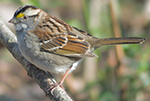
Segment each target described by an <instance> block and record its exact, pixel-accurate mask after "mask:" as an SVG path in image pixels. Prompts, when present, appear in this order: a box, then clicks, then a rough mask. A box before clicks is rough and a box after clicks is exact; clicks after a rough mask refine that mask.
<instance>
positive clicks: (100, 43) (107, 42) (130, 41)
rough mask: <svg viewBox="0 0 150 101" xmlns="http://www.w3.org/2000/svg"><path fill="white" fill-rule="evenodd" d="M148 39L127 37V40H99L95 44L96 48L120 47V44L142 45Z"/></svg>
mask: <svg viewBox="0 0 150 101" xmlns="http://www.w3.org/2000/svg"><path fill="white" fill-rule="evenodd" d="M145 40H146V39H145V38H140V37H125V38H104V39H97V40H96V41H95V43H94V48H95V49H96V48H98V47H100V46H104V45H119V44H142V43H143V42H144V41H145Z"/></svg>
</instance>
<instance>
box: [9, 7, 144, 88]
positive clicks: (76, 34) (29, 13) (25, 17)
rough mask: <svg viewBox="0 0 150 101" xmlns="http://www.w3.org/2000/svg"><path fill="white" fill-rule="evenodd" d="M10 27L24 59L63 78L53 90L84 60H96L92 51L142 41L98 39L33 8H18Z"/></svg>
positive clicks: (133, 38)
mask: <svg viewBox="0 0 150 101" xmlns="http://www.w3.org/2000/svg"><path fill="white" fill-rule="evenodd" d="M9 23H12V24H14V26H15V31H16V36H17V41H18V47H19V50H20V52H21V54H22V55H23V56H24V58H25V59H27V60H28V61H29V62H31V63H32V64H34V65H35V66H36V67H37V68H39V69H41V70H43V71H45V72H50V73H56V74H63V77H62V79H61V81H60V82H59V83H57V84H56V86H62V84H63V82H64V80H65V78H66V77H67V75H68V74H69V73H71V72H72V71H73V70H75V68H76V67H77V65H78V64H79V63H80V61H82V60H83V58H86V57H98V56H97V55H96V54H94V53H93V51H94V50H95V49H97V48H99V47H101V46H105V45H118V44H142V43H143V42H144V41H145V38H142V37H123V38H121V37H120V38H97V37H94V36H92V35H90V34H89V33H87V32H85V31H83V30H80V29H78V28H76V27H72V26H70V25H69V24H67V23H65V22H64V21H62V20H61V19H59V18H57V17H55V16H52V15H49V14H48V13H46V12H45V11H43V10H41V9H40V8H38V7H36V6H33V5H25V6H21V7H19V8H18V9H17V10H16V11H15V13H14V15H13V17H12V19H10V20H9ZM56 86H55V87H56Z"/></svg>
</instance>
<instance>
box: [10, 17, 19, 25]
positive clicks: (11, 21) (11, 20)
mask: <svg viewBox="0 0 150 101" xmlns="http://www.w3.org/2000/svg"><path fill="white" fill-rule="evenodd" d="M8 22H9V23H13V24H15V23H16V22H17V21H16V18H14V17H13V18H12V19H10V20H9V21H8Z"/></svg>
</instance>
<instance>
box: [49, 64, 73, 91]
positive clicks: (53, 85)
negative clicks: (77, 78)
mask: <svg viewBox="0 0 150 101" xmlns="http://www.w3.org/2000/svg"><path fill="white" fill-rule="evenodd" d="M71 67H72V66H71ZM71 67H70V68H69V69H68V70H67V71H66V73H65V74H64V75H63V77H62V79H61V81H60V82H59V83H55V84H52V85H51V87H50V89H48V90H47V93H49V91H50V90H51V92H52V91H53V90H54V89H55V88H56V87H57V86H60V87H61V88H62V89H64V87H63V86H62V84H63V82H64V80H65V78H66V77H67V75H68V73H69V71H70V69H71Z"/></svg>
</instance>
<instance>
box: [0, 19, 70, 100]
mask: <svg viewBox="0 0 150 101" xmlns="http://www.w3.org/2000/svg"><path fill="white" fill-rule="evenodd" d="M0 41H1V43H2V44H4V46H5V47H6V48H7V49H8V50H9V51H10V53H11V54H12V55H13V57H14V58H15V59H16V60H17V61H18V62H19V63H20V64H22V66H23V67H24V69H25V70H26V71H27V73H28V75H29V76H30V77H32V78H33V80H34V81H35V82H36V83H37V84H38V85H39V86H40V87H41V89H42V90H43V91H44V92H45V93H46V94H47V96H48V97H49V98H50V100H51V101H72V99H71V98H70V97H69V96H68V95H67V93H66V92H65V91H64V90H63V89H62V88H61V87H57V88H56V89H54V90H53V91H49V93H47V90H48V89H49V88H50V87H51V85H52V84H54V83H56V81H55V80H54V79H53V77H52V76H51V75H50V74H48V73H46V72H44V71H42V70H40V69H38V68H36V67H35V66H34V65H33V64H31V63H30V62H29V61H27V60H26V59H25V58H24V57H23V56H22V54H21V53H20V51H19V49H18V43H17V39H16V36H15V34H14V33H12V32H11V31H10V29H9V28H8V27H7V26H6V25H5V24H4V23H3V21H2V18H1V17H0Z"/></svg>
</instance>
